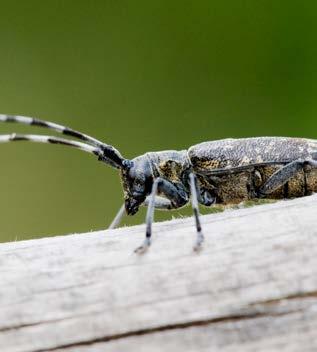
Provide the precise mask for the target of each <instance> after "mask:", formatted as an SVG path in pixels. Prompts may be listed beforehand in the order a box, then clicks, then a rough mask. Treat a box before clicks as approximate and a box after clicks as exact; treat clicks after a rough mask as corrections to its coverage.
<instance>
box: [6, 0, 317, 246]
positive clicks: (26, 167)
mask: <svg viewBox="0 0 317 352" xmlns="http://www.w3.org/2000/svg"><path fill="white" fill-rule="evenodd" d="M316 10H317V3H316V1H283V2H280V1H276V0H274V1H270V0H268V1H260V0H259V1H254V0H248V1H222V2H220V1H217V2H212V1H209V0H208V1H207V0H206V1H185V0H183V1H178V0H177V1H155V2H152V1H118V0H116V1H109V0H105V1H102V0H99V1H73V0H72V1H65V0H64V1H57V0H54V1H53V0H51V1H32V0H29V1H17V0H15V1H11V2H10V3H9V2H3V3H1V20H0V45H1V53H0V112H1V113H7V114H20V115H27V116H35V117H38V118H43V119H47V120H51V121H55V122H57V123H61V124H65V125H68V126H70V127H73V128H75V129H78V130H80V131H83V132H86V133H88V134H90V135H92V136H95V137H96V138H99V139H102V140H104V141H105V142H107V143H111V144H113V145H115V146H116V147H117V148H119V150H120V151H121V152H122V154H123V155H124V156H126V157H133V156H136V155H138V154H142V153H144V152H146V151H154V150H161V149H183V148H187V147H189V146H190V145H193V144H195V143H198V142H201V141H205V140H211V139H219V138H226V137H242V136H260V135H287V136H305V137H313V138H314V137H316V138H317V120H316V116H317V114H316V112H317V111H316V110H317V100H316V87H317V85H316V83H317V75H316V62H317V61H316V59H317V52H316V48H317V46H316V35H317V30H316V26H315V22H316V14H317V12H316ZM0 128H1V133H8V132H13V131H14V132H27V133H42V134H46V133H47V131H45V130H42V129H40V128H28V127H27V126H17V125H12V124H10V125H6V124H1V125H0ZM0 163H1V174H0V178H1V179H0V184H1V203H0V213H1V225H0V241H14V240H21V239H27V238H36V237H41V236H47V235H56V234H67V233H74V232H86V231H90V230H97V229H104V228H106V226H107V225H108V224H109V222H110V221H111V219H112V217H113V216H114V215H115V213H116V211H117V210H118V208H119V207H120V205H121V203H122V190H121V186H120V181H119V178H118V174H117V171H116V170H113V169H111V168H109V167H107V166H105V165H103V164H101V163H99V162H97V161H96V159H95V158H94V157H92V156H90V155H88V154H85V153H82V152H80V151H76V150H73V149H71V148H65V147H62V146H52V145H39V144H31V143H29V144H28V143H22V142H21V143H16V144H15V143H11V144H10V143H8V144H3V145H1V148H0ZM189 213H190V211H189V210H187V211H186V210H185V211H182V212H180V211H179V212H174V213H172V214H171V213H169V214H166V213H163V214H162V213H160V214H157V216H156V218H157V219H163V218H170V217H171V216H178V215H179V214H189ZM143 217H144V210H142V211H141V212H140V214H139V215H138V216H136V217H135V218H125V220H124V222H125V224H134V223H141V222H143Z"/></svg>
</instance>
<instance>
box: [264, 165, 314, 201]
mask: <svg viewBox="0 0 317 352" xmlns="http://www.w3.org/2000/svg"><path fill="white" fill-rule="evenodd" d="M305 165H309V166H311V167H312V168H314V169H316V168H317V161H316V160H312V159H308V160H295V161H292V162H291V163H289V164H287V165H285V166H283V167H282V168H281V169H279V170H277V171H276V172H275V173H274V174H273V175H272V176H271V177H270V178H269V179H268V180H267V181H266V182H265V183H264V184H263V186H262V187H261V188H260V190H259V196H260V197H265V196H267V195H269V194H270V193H272V192H274V191H275V190H276V189H277V188H279V187H281V186H283V185H284V184H285V183H286V182H287V181H288V180H289V179H290V178H292V177H293V176H295V175H296V174H297V173H298V172H299V171H300V170H302V169H303V168H304V167H305Z"/></svg>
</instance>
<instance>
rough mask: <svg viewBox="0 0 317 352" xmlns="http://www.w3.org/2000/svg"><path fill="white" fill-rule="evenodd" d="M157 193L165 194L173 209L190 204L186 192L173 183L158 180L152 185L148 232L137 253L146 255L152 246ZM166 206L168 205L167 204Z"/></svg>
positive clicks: (147, 223)
mask: <svg viewBox="0 0 317 352" xmlns="http://www.w3.org/2000/svg"><path fill="white" fill-rule="evenodd" d="M157 193H163V194H164V195H165V196H166V197H167V198H168V199H169V200H170V204H171V209H172V208H173V209H174V208H179V207H181V206H183V205H185V204H186V203H187V202H188V195H187V193H186V192H185V191H183V190H180V189H178V188H176V187H175V186H174V185H173V184H172V183H171V182H169V181H167V180H165V179H163V178H160V177H158V178H156V179H155V180H154V182H153V185H152V190H151V195H150V197H149V201H148V208H147V212H146V221H145V222H146V232H145V240H144V242H143V244H142V245H141V246H140V247H138V248H136V249H135V252H137V253H144V252H145V251H146V250H147V249H148V248H149V246H150V245H151V238H152V223H153V218H154V209H155V205H156V204H157V203H155V196H156V195H157ZM165 204H166V203H165Z"/></svg>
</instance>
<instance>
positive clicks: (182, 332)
mask: <svg viewBox="0 0 317 352" xmlns="http://www.w3.org/2000/svg"><path fill="white" fill-rule="evenodd" d="M316 218H317V196H316V195H313V196H310V197H305V198H300V199H295V200H291V201H280V202H278V203H275V204H270V205H259V206H256V207H252V208H245V209H238V210H230V211H225V212H224V213H219V214H212V215H207V216H203V217H202V224H203V229H204V233H205V236H206V242H205V246H204V249H203V250H202V251H201V252H200V253H198V254H197V253H194V252H193V251H192V245H193V243H194V238H195V230H194V226H193V224H194V219H193V218H186V219H178V220H172V221H169V222H162V223H157V224H155V225H154V231H155V238H154V241H153V246H152V247H151V248H150V250H149V251H148V253H146V254H144V255H136V254H134V253H133V250H134V248H135V247H137V246H138V245H139V244H140V242H141V241H142V240H143V235H144V233H143V232H144V225H140V226H135V227H130V228H127V227H126V228H120V229H117V230H109V231H99V232H94V233H87V234H80V235H78V234H77V235H68V236H61V237H54V238H44V239H40V240H31V241H22V242H12V243H5V244H1V245H0V275H1V276H0V277H1V287H0V313H1V318H0V351H8V352H20V351H23V352H26V351H28V352H40V351H58V352H61V351H67V352H75V351H76V352H77V351H79V352H91V351H132V352H134V351H141V352H143V351H147V352H149V351H150V352H151V351H153V352H154V351H155V352H156V351H195V352H197V351H198V352H199V351H211V350H212V351H224V352H227V351H243V352H245V351H288V352H289V351H299V350H300V351H316V350H317V334H316V329H317V227H316Z"/></svg>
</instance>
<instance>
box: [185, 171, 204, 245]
mask: <svg viewBox="0 0 317 352" xmlns="http://www.w3.org/2000/svg"><path fill="white" fill-rule="evenodd" d="M189 185H190V192H191V196H192V197H191V199H192V208H193V211H194V217H195V223H196V231H197V239H196V243H195V245H194V251H198V250H199V249H200V248H201V245H202V243H203V242H204V235H203V233H202V231H201V224H200V219H199V215H200V214H199V206H198V196H197V182H196V176H195V175H194V174H193V173H190V174H189Z"/></svg>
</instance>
